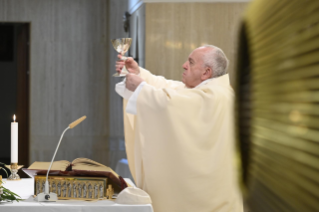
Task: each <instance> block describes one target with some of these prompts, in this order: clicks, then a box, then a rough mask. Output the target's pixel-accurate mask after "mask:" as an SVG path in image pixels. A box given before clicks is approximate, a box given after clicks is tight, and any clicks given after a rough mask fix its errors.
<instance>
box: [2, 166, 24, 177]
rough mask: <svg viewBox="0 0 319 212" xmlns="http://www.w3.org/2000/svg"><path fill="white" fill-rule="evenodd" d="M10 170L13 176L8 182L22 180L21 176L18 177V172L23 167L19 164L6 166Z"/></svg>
mask: <svg viewBox="0 0 319 212" xmlns="http://www.w3.org/2000/svg"><path fill="white" fill-rule="evenodd" d="M6 167H7V168H8V169H10V171H11V174H10V176H9V177H8V179H7V180H20V176H19V175H18V170H19V169H21V168H22V167H23V165H18V163H11V165H10V166H9V165H6Z"/></svg>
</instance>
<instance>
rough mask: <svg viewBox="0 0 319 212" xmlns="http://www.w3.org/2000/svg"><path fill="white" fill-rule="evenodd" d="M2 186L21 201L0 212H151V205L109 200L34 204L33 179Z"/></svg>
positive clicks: (7, 182)
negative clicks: (18, 196)
mask: <svg viewBox="0 0 319 212" xmlns="http://www.w3.org/2000/svg"><path fill="white" fill-rule="evenodd" d="M125 181H126V182H127V183H128V184H130V185H134V184H133V182H132V181H131V180H130V179H127V178H125ZM3 182H4V184H3V186H4V187H5V188H7V189H10V190H11V191H12V192H14V193H16V194H18V195H20V196H21V198H22V199H24V200H23V201H20V202H16V201H15V202H13V203H1V204H0V211H6V212H20V211H24V212H43V211H51V212H60V211H68V212H73V211H74V212H77V211H83V212H91V211H92V212H125V211H129V212H153V207H152V205H151V204H146V205H122V204H116V203H115V202H114V201H111V200H98V201H82V200H58V201H57V202H36V201H34V200H33V199H34V198H33V190H34V179H33V178H25V179H21V180H19V181H7V180H6V179H4V180H3Z"/></svg>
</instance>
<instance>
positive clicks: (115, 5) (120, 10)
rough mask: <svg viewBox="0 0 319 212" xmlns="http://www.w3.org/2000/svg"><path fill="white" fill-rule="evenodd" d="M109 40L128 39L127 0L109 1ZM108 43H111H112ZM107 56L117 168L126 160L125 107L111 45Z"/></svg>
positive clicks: (112, 152)
mask: <svg viewBox="0 0 319 212" xmlns="http://www.w3.org/2000/svg"><path fill="white" fill-rule="evenodd" d="M108 2H109V7H108V8H109V19H108V20H109V24H108V27H109V29H108V32H109V40H110V39H112V38H121V37H127V36H128V34H127V33H125V32H124V28H123V15H124V12H125V11H127V8H128V2H127V0H109V1H108ZM109 40H108V41H107V42H110V41H109ZM107 55H109V57H108V58H109V63H108V76H109V79H110V80H109V85H108V89H109V95H110V96H109V101H110V102H109V111H110V114H109V129H110V137H109V148H110V151H109V161H110V162H109V163H110V166H111V167H115V166H116V162H117V161H118V160H120V159H121V158H126V153H125V144H124V131H123V114H122V111H123V109H122V108H123V105H122V98H120V97H119V96H118V95H117V94H116V93H115V91H114V87H115V84H116V83H117V82H119V81H120V80H122V79H120V78H116V77H112V75H113V74H114V73H115V61H116V60H117V52H116V51H115V50H114V49H113V47H112V46H111V45H110V47H109V48H108V52H107Z"/></svg>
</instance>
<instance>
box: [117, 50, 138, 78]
mask: <svg viewBox="0 0 319 212" xmlns="http://www.w3.org/2000/svg"><path fill="white" fill-rule="evenodd" d="M117 57H118V58H119V59H121V58H122V55H121V54H118V55H117ZM124 66H125V67H126V69H127V71H128V72H130V73H132V74H136V75H137V74H139V73H140V68H139V66H138V64H137V62H136V61H135V60H134V59H133V58H132V57H128V58H127V60H118V61H116V65H115V68H116V71H117V72H118V73H119V74H120V73H121V71H122V69H123V67H124Z"/></svg>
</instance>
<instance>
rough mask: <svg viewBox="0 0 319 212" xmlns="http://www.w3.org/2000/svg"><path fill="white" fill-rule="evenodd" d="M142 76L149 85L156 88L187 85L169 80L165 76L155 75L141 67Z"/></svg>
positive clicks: (173, 87)
mask: <svg viewBox="0 0 319 212" xmlns="http://www.w3.org/2000/svg"><path fill="white" fill-rule="evenodd" d="M140 76H141V78H142V79H143V80H145V82H146V83H147V84H149V85H152V86H154V87H155V88H171V89H177V88H181V87H185V85H184V83H182V82H180V81H175V80H167V79H165V78H164V77H163V76H155V75H153V74H152V73H151V72H149V71H148V70H146V69H144V68H141V67H140Z"/></svg>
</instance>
